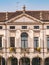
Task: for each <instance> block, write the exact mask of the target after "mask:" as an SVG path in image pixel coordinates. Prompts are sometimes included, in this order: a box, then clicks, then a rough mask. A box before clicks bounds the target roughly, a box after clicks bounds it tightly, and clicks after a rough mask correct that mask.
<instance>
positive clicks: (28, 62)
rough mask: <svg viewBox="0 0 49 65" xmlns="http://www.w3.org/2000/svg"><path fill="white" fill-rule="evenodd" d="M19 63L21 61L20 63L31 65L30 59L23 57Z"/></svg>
mask: <svg viewBox="0 0 49 65" xmlns="http://www.w3.org/2000/svg"><path fill="white" fill-rule="evenodd" d="M19 63H20V65H30V59H29V58H26V57H23V58H21V59H20V62H19Z"/></svg>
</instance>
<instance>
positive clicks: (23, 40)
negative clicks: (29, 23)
mask: <svg viewBox="0 0 49 65" xmlns="http://www.w3.org/2000/svg"><path fill="white" fill-rule="evenodd" d="M27 47H28V34H27V33H26V32H23V33H22V34H21V48H27Z"/></svg>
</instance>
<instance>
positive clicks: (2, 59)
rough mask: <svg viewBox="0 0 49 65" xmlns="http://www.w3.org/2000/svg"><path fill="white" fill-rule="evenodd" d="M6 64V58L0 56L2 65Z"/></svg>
mask: <svg viewBox="0 0 49 65" xmlns="http://www.w3.org/2000/svg"><path fill="white" fill-rule="evenodd" d="M5 64H6V61H5V58H3V57H2V56H0V65H5Z"/></svg>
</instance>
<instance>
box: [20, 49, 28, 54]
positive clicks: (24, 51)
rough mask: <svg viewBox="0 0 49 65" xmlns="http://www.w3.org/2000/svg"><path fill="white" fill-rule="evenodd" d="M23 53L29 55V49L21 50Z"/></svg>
mask: <svg viewBox="0 0 49 65" xmlns="http://www.w3.org/2000/svg"><path fill="white" fill-rule="evenodd" d="M21 53H29V48H21Z"/></svg>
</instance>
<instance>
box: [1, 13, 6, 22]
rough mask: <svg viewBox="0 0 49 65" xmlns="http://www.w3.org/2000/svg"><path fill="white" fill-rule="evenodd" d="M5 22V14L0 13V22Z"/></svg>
mask: <svg viewBox="0 0 49 65" xmlns="http://www.w3.org/2000/svg"><path fill="white" fill-rule="evenodd" d="M5 20H6V13H3V12H0V21H1V22H2V21H5Z"/></svg>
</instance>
